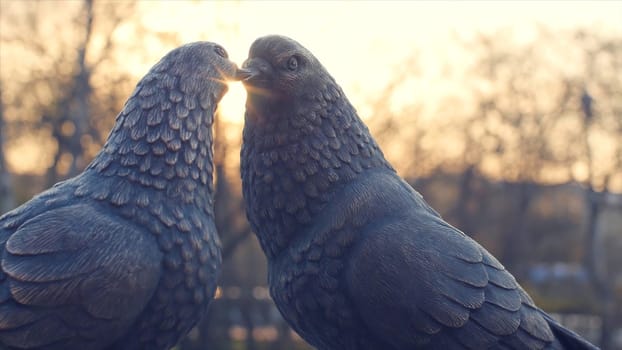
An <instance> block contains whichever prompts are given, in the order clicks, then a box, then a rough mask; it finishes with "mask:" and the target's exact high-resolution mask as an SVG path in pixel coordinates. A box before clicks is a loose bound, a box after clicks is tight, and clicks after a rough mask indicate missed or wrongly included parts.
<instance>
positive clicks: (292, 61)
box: [287, 56, 298, 71]
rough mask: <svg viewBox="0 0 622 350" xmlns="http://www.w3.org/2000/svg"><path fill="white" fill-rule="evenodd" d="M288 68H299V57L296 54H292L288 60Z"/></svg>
mask: <svg viewBox="0 0 622 350" xmlns="http://www.w3.org/2000/svg"><path fill="white" fill-rule="evenodd" d="M287 68H288V69H289V70H291V71H294V70H296V69H298V59H297V58H296V57H295V56H292V57H290V58H289V60H287Z"/></svg>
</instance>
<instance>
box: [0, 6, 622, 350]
mask: <svg viewBox="0 0 622 350" xmlns="http://www.w3.org/2000/svg"><path fill="white" fill-rule="evenodd" d="M197 3H199V2H186V3H183V6H195V5H196V6H198V5H197ZM0 4H1V8H0V9H1V11H0V20H1V22H0V23H1V26H0V59H1V61H0V214H1V213H3V212H6V211H8V210H10V209H12V208H14V207H15V206H17V205H18V204H20V203H23V202H24V201H26V200H28V199H29V198H31V197H32V196H33V195H34V194H36V193H38V192H40V191H41V190H43V189H45V188H48V187H50V186H51V185H53V184H54V183H56V182H57V181H60V180H62V179H66V178H68V177H71V176H74V175H76V174H77V173H79V172H80V171H82V169H83V168H84V167H85V166H86V165H87V164H88V162H89V161H90V160H91V159H92V158H93V156H94V155H95V154H96V152H97V151H98V150H99V149H100V147H101V145H102V144H103V142H104V141H105V139H106V136H107V134H108V132H109V130H110V128H111V126H112V124H113V122H114V118H115V116H116V114H117V113H118V111H120V109H121V108H122V105H123V103H124V101H125V99H126V98H127V96H129V93H130V92H131V90H132V89H133V87H134V85H135V84H136V82H137V80H138V79H139V78H140V75H141V74H142V73H141V72H144V71H146V69H147V68H146V67H149V66H150V65H152V64H153V63H155V62H156V61H157V59H159V57H160V56H161V55H162V54H164V53H165V52H166V51H168V50H170V49H172V48H174V47H176V46H178V45H181V44H183V43H184V42H185V40H184V39H183V37H182V36H180V35H179V33H177V32H174V31H158V30H157V29H154V28H153V25H149V24H148V23H146V22H145V19H144V16H142V15H141V11H140V8H141V6H143V7H144V6H145V2H135V1H95V0H75V1H65V2H59V1H10V0H3V1H2V2H0ZM225 5H231V3H228V4H227V3H220V6H221V7H224V6H225ZM59 6H61V7H60V10H59ZM236 6H243V4H242V5H239V4H238V5H236ZM352 6H356V5H355V4H352ZM217 8H218V7H217ZM621 11H622V10H621ZM52 14H53V15H52ZM232 23H233V24H232ZM215 26H216V27H218V28H220V29H223V28H224V29H223V30H224V31H226V32H227V33H229V34H228V35H230V37H231V38H235V35H236V28H237V27H236V24H235V21H233V22H231V21H225V22H222V23H216V24H215ZM529 30H530V33H531V35H528V36H524V35H519V34H520V33H517V32H516V31H514V30H513V29H512V28H499V29H496V30H495V31H492V32H490V31H489V32H481V33H477V34H476V35H472V36H469V37H465V36H461V35H454V36H453V37H452V39H451V40H449V41H448V42H447V43H445V44H444V45H446V46H447V48H446V49H445V51H444V52H445V53H447V55H448V56H452V55H454V54H456V55H457V54H459V55H461V56H460V57H461V59H460V63H459V64H456V62H455V61H451V60H449V59H446V58H445V57H442V56H437V57H435V62H434V63H435V64H434V65H431V64H429V60H426V59H425V58H423V57H422V54H421V52H422V50H420V51H417V50H415V49H413V50H411V53H410V54H408V55H407V57H405V58H404V59H403V61H401V62H398V64H397V65H396V66H395V67H394V68H391V67H376V69H383V72H384V73H385V74H384V75H386V76H389V78H388V79H386V80H385V81H384V82H383V84H382V86H380V87H379V89H378V91H377V92H376V93H374V94H370V95H369V96H362V97H361V96H360V94H359V96H358V97H357V100H358V101H360V100H364V103H363V104H362V105H361V106H360V108H359V110H360V112H361V115H362V117H363V118H364V119H365V120H366V121H367V123H368V125H369V126H370V129H371V131H372V133H373V134H374V135H375V136H376V137H377V139H378V141H379V142H380V144H381V146H382V147H383V149H384V150H385V153H386V155H387V157H388V158H389V159H390V161H391V162H392V163H393V164H394V165H395V166H396V168H397V169H398V170H399V172H400V173H401V174H402V175H403V176H404V177H405V178H406V179H408V180H409V182H411V184H413V186H414V187H415V188H416V189H417V190H418V191H420V192H421V193H422V194H423V195H424V196H425V198H426V199H427V200H428V201H429V202H430V203H431V204H432V206H433V207H434V208H436V209H437V210H438V211H439V212H440V213H441V214H442V215H443V216H444V217H445V218H446V219H448V220H449V221H450V222H451V223H453V224H454V225H456V226H457V227H458V228H460V229H461V230H463V231H464V232H466V233H467V234H469V235H472V236H473V237H474V238H475V239H476V240H478V241H479V242H480V243H481V244H483V245H484V246H485V247H486V248H487V249H488V250H490V251H491V252H492V253H493V254H495V255H496V256H497V257H498V258H499V260H500V261H501V262H502V263H503V264H504V265H505V266H506V267H507V268H508V269H510V270H511V271H512V272H513V274H514V275H515V276H516V277H517V279H518V280H519V281H520V282H521V284H522V285H523V286H524V287H525V288H526V289H527V290H528V291H529V292H530V293H531V294H532V296H533V297H534V299H536V302H537V303H538V304H539V305H540V306H541V307H542V308H543V309H545V310H547V311H550V312H553V313H555V315H556V316H557V317H559V318H560V319H561V320H562V322H563V323H565V324H567V325H568V326H569V327H571V328H573V329H575V330H576V331H578V332H579V333H581V334H583V335H584V336H586V337H588V338H589V339H590V340H592V341H594V342H595V343H598V344H600V346H602V348H603V349H622V345H621V344H622V316H621V315H622V254H620V251H622V36H621V35H620V31H617V32H616V31H610V30H606V29H603V28H599V27H576V28H570V29H552V28H550V27H548V26H545V25H535V24H534V25H533V26H531V27H529ZM283 34H287V33H286V32H283ZM211 37H212V36H211V35H210V32H209V30H208V29H206V30H205V31H204V32H200V33H197V35H196V38H197V39H202V40H212V39H211ZM232 40H233V39H232ZM223 44H225V46H227V45H226V43H223ZM248 44H250V43H248ZM156 52H157V54H156ZM334 54H335V55H336V56H340V57H342V58H343V57H345V56H347V54H348V53H347V49H346V48H344V49H343V52H338V53H334ZM240 59H243V57H241V58H240ZM137 67H139V68H137ZM137 70H138V72H137ZM430 70H436V71H437V75H436V78H435V80H434V85H433V86H431V85H426V84H427V83H426V80H425V79H423V77H424V76H425V75H426V74H428V72H429V71H430ZM354 90H356V89H354ZM346 92H347V93H348V90H347V89H346ZM356 92H357V91H354V93H356ZM428 93H429V94H430V95H431V94H434V98H429V95H428ZM396 101H398V102H399V103H397V102H396ZM235 103H237V104H240V105H243V99H239V100H238V101H236V102H235ZM240 110H241V109H240ZM214 127H215V138H216V140H215V152H214V154H215V163H216V167H215V171H216V188H217V198H216V220H217V226H218V229H219V233H220V236H221V238H222V241H223V249H224V251H223V256H224V270H223V273H222V278H221V281H220V286H219V288H218V291H217V299H216V300H215V301H214V302H213V304H212V306H211V308H210V312H209V314H208V316H207V317H206V318H205V319H204V320H203V321H202V323H201V324H200V325H198V326H197V327H196V328H195V329H193V330H192V331H191V333H190V334H189V335H188V337H187V338H186V339H185V340H184V341H183V342H182V343H181V344H180V345H179V346H178V347H177V349H179V350H191V349H207V348H209V349H223V350H224V349H240V350H242V349H246V350H257V349H309V347H308V346H307V345H305V344H304V342H302V341H301V340H300V338H299V337H297V336H296V334H295V333H293V332H292V331H291V330H290V329H289V327H288V326H287V324H286V323H285V322H284V321H283V320H282V318H281V316H280V314H279V313H278V311H277V310H276V308H275V306H274V305H273V303H272V301H271V299H270V296H269V293H268V289H267V287H266V262H265V259H264V257H263V254H262V252H261V249H260V248H259V245H258V243H257V241H256V239H255V237H254V235H253V234H252V233H251V232H250V229H249V226H248V223H247V222H246V217H245V214H244V206H243V202H242V198H241V190H240V186H241V185H240V178H239V170H238V166H239V149H240V140H241V128H242V117H241V115H238V116H226V115H223V114H222V113H220V114H219V117H218V118H217V121H216V124H215V126H214ZM208 345H209V346H208Z"/></svg>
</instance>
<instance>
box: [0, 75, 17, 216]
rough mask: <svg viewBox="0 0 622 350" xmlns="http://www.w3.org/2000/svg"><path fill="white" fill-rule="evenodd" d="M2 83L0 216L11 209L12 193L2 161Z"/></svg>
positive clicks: (1, 107) (1, 108)
mask: <svg viewBox="0 0 622 350" xmlns="http://www.w3.org/2000/svg"><path fill="white" fill-rule="evenodd" d="M1 83H2V82H1V81H0V215H2V214H3V213H5V212H7V211H9V210H11V209H13V206H14V203H13V191H12V189H11V179H10V177H11V174H10V173H9V170H8V169H7V163H6V160H5V159H4V133H5V130H6V129H5V128H6V127H5V126H4V103H3V100H2V84H1Z"/></svg>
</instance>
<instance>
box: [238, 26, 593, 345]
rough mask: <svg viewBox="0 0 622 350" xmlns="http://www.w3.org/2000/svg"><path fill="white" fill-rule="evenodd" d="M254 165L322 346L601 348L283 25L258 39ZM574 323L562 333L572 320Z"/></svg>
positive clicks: (261, 224) (278, 264) (276, 236)
mask: <svg viewBox="0 0 622 350" xmlns="http://www.w3.org/2000/svg"><path fill="white" fill-rule="evenodd" d="M242 67H243V69H245V70H246V71H247V74H248V78H246V80H245V81H244V84H245V87H246V89H247V92H248V98H247V102H246V115H245V126H244V135H243V146H242V152H241V173H242V184H243V194H244V199H245V203H246V208H247V215H248V218H249V221H250V223H251V226H252V228H253V230H254V231H255V233H256V234H257V237H258V238H259V241H260V243H261V246H262V248H263V250H264V252H265V254H266V256H267V258H268V264H269V284H270V292H271V295H272V297H273V299H274V300H275V302H276V305H277V307H278V308H279V310H280V312H281V313H282V315H283V316H284V317H285V319H286V320H287V321H288V322H289V323H290V325H291V326H292V327H293V328H294V329H295V330H296V331H297V332H298V333H299V334H300V335H301V336H302V337H303V338H304V339H305V340H306V341H308V342H309V343H310V344H311V345H313V346H315V347H316V348H318V349H321V350H372V349H383V350H412V349H594V348H595V347H594V346H593V345H591V344H589V343H588V342H587V341H585V340H583V339H582V338H580V337H579V336H578V335H576V334H574V333H572V332H570V331H568V330H565V329H564V328H563V327H561V326H560V325H559V324H557V323H556V322H555V321H553V320H552V319H551V318H549V317H548V316H547V315H546V314H545V313H544V312H543V311H541V310H540V309H538V308H537V307H536V306H535V305H534V303H533V301H532V300H531V298H529V296H528V295H527V293H525V291H524V290H523V289H522V288H521V287H520V286H519V285H518V283H517V282H516V280H515V279H514V277H513V276H512V275H511V274H510V273H509V272H508V271H506V270H505V268H504V267H503V265H501V264H500V263H499V262H498V261H497V260H496V259H495V258H494V257H493V256H492V255H491V254H490V253H488V252H487V251H486V250H485V249H484V248H483V247H482V246H480V245H479V244H478V243H477V242H475V241H474V240H472V239H471V238H469V237H468V236H466V235H465V234H463V233H462V232H460V231H459V230H457V229H456V228H454V227H452V226H451V225H449V224H448V223H446V222H445V221H444V220H443V219H442V218H441V217H440V215H439V214H438V213H436V211H434V210H433V209H432V208H431V207H430V206H429V205H428V204H427V203H426V202H425V201H424V199H423V197H422V196H421V195H420V194H419V193H417V192H416V191H415V190H414V189H413V188H412V187H410V185H408V184H407V183H406V182H405V181H404V180H402V179H401V178H400V177H399V176H398V175H397V174H396V172H395V171H394V170H393V168H392V167H391V165H390V164H389V163H388V162H387V161H386V159H385V158H384V156H383V154H382V151H381V150H380V148H379V147H378V145H377V143H376V142H375V141H374V139H373V138H372V136H371V134H370V133H369V131H368V129H367V127H366V126H365V124H364V123H363V122H362V120H361V119H360V118H359V117H358V115H357V113H356V111H355V109H354V108H353V107H352V105H351V104H350V103H349V102H348V100H347V98H346V96H345V94H344V93H343V91H342V90H341V88H340V87H339V86H338V85H337V83H336V82H335V81H334V79H333V78H332V77H331V75H330V74H329V73H328V72H327V71H326V69H325V68H324V67H323V66H322V64H321V63H320V62H319V60H318V59H317V58H315V56H313V54H311V52H309V50H307V49H305V48H304V47H303V46H302V45H300V44H299V43H297V42H296V41H294V40H292V39H289V38H286V37H283V36H276V35H272V36H266V37H262V38H259V39H257V40H256V41H255V42H254V43H253V44H252V46H251V48H250V51H249V57H248V59H247V60H246V61H245V62H244V64H243V66H242ZM562 329H563V330H564V331H560V330H562Z"/></svg>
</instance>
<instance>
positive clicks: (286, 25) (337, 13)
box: [0, 0, 622, 173]
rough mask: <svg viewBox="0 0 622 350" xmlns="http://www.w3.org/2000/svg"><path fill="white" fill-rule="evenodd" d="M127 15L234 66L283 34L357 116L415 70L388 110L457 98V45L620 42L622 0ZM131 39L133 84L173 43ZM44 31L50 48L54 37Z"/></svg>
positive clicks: (52, 12)
mask: <svg viewBox="0 0 622 350" xmlns="http://www.w3.org/2000/svg"><path fill="white" fill-rule="evenodd" d="M24 1H32V0H24ZM102 1H112V2H114V1H116V2H118V3H121V2H122V1H123V0H102ZM20 2H22V0H0V10H2V11H6V10H7V9H12V10H14V9H17V11H19V6H11V5H15V4H18V3H20ZM40 4H41V5H44V6H46V12H47V11H49V16H48V17H47V18H46V19H47V20H49V21H50V22H52V21H54V20H55V19H56V20H58V18H65V17H67V13H69V12H71V11H75V10H76V9H79V8H80V6H82V2H80V1H77V0H42V1H41V2H40ZM47 9H49V10H47ZM5 14H6V12H5ZM63 16H64V17H63ZM3 17H4V16H3ZM134 17H136V18H138V20H140V21H141V22H142V24H143V25H144V26H145V27H146V28H147V29H148V30H149V31H152V32H160V33H174V34H176V35H177V37H178V39H179V41H180V42H181V43H186V42H192V41H197V40H209V41H214V42H218V43H220V44H221V45H223V46H224V47H225V48H226V49H227V51H228V52H229V55H230V58H231V59H232V60H234V61H235V62H237V63H238V64H241V63H242V62H243V61H244V59H245V58H246V55H247V51H248V48H249V46H250V45H251V43H252V42H253V41H254V40H255V39H256V38H258V37H260V36H263V35H267V34H281V35H286V36H289V37H291V38H293V39H295V40H297V41H299V42H300V43H301V44H303V45H304V46H306V47H307V48H308V49H309V50H311V51H312V52H313V53H314V54H315V55H316V57H318V59H319V60H320V61H321V62H322V63H323V64H324V66H325V67H326V68H327V69H328V71H329V72H330V73H331V74H332V75H333V76H334V77H335V78H336V80H337V82H338V83H339V84H340V85H341V86H342V88H343V89H344V91H345V92H346V94H347V95H348V97H349V99H350V101H351V102H352V103H353V105H354V106H355V107H356V108H357V110H358V111H359V113H360V114H361V116H362V117H363V118H364V119H366V118H368V117H370V114H371V108H370V106H369V103H370V101H371V100H372V99H373V97H374V96H375V94H377V93H378V92H379V91H382V90H383V89H384V88H385V87H386V84H387V82H388V81H389V80H391V79H393V78H394V77H396V76H398V77H400V76H401V74H405V73H406V72H411V73H412V72H413V71H417V79H414V80H413V79H409V80H408V81H407V82H406V88H405V89H402V94H400V93H399V91H398V93H397V94H396V95H395V96H394V97H393V99H392V102H393V104H392V105H394V107H395V108H396V109H397V108H399V106H400V105H405V104H408V103H412V102H413V100H416V99H421V100H425V102H426V105H427V106H438V105H440V100H437V99H439V98H440V97H441V96H447V95H448V94H449V93H451V94H454V95H456V94H459V93H460V91H461V87H462V85H461V84H463V83H464V82H461V81H458V80H452V79H447V78H444V79H443V77H442V75H443V74H444V72H445V70H446V68H447V65H449V66H450V67H451V69H452V70H458V71H459V70H460V69H461V68H463V67H464V66H466V65H467V63H468V62H465V60H466V59H468V58H467V57H466V56H467V55H465V54H464V52H463V51H460V50H459V49H458V45H456V40H457V39H458V40H468V39H469V38H473V37H475V36H476V35H477V34H478V33H493V32H496V31H498V30H501V29H504V30H510V31H511V32H512V36H513V37H514V38H517V39H518V40H521V38H523V39H524V40H526V41H527V40H530V39H531V38H532V37H533V36H534V35H536V34H537V30H536V29H537V26H538V25H542V26H546V27H547V28H549V29H551V30H563V29H573V28H600V29H602V30H606V31H611V32H612V33H618V34H619V35H620V36H622V1H434V2H432V1H326V0H314V1H285V0H281V1H230V0H226V1H225V0H221V1H197V0H194V1H191V0H141V1H139V2H138V8H137V12H136V14H135V16H134ZM7 22H8V21H6V20H4V23H0V31H2V30H7V29H10V28H7ZM132 33H133V32H132V30H131V28H129V27H128V26H121V27H119V28H117V30H116V31H115V32H114V36H115V39H116V40H118V41H127V42H132V43H134V44H136V45H138V46H139V47H141V52H143V53H146V56H147V57H149V59H147V60H144V59H142V58H139V57H134V56H133V55H125V54H124V53H123V52H120V53H118V54H119V55H122V57H123V59H122V60H121V62H123V63H124V65H125V66H126V67H124V69H126V71H128V72H130V73H131V74H132V75H133V76H135V79H136V81H138V79H139V78H140V77H142V76H143V75H144V74H145V73H146V72H147V70H148V69H149V68H150V67H151V66H152V65H153V64H154V63H155V62H157V61H158V60H159V59H160V57H162V56H163V55H164V54H166V53H167V52H168V51H170V50H171V49H173V47H171V46H165V45H162V44H161V43H152V42H146V41H145V40H144V39H143V38H142V37H134V36H133V34H132ZM50 34H51V35H50V43H51V44H53V42H54V40H55V36H54V31H53V30H50ZM3 51H4V50H2V47H0V70H2V69H3V67H8V66H14V65H16V64H17V65H18V66H20V68H21V69H23V70H28V69H30V68H29V66H28V61H27V60H25V59H24V58H23V57H14V56H11V55H9V54H8V53H7V54H5V53H4V52H3ZM412 57H415V59H414V60H413V59H410V60H409V58H412ZM4 74H7V73H4ZM244 100H245V92H244V89H243V88H242V86H241V84H239V83H235V84H231V85H230V90H229V93H228V94H227V95H226V96H225V98H224V99H223V101H222V102H221V104H220V107H219V108H220V110H221V112H222V114H223V116H224V117H225V118H227V119H228V120H229V121H232V122H235V123H240V124H241V123H242V121H243V113H244ZM428 114H430V113H428ZM432 117H433V116H432ZM111 118H112V116H111ZM372 131H373V130H372ZM236 132H238V133H239V130H236ZM39 146H40V145H33V144H32V142H23V143H21V144H14V145H12V147H11V148H10V149H8V150H7V157H8V161H9V166H10V168H11V169H12V170H13V171H15V172H17V173H26V172H41V171H42V169H41V164H42V161H41V159H42V158H43V157H44V155H43V153H42V152H44V151H45V149H44V148H45V147H39ZM37 166H38V168H37Z"/></svg>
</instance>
